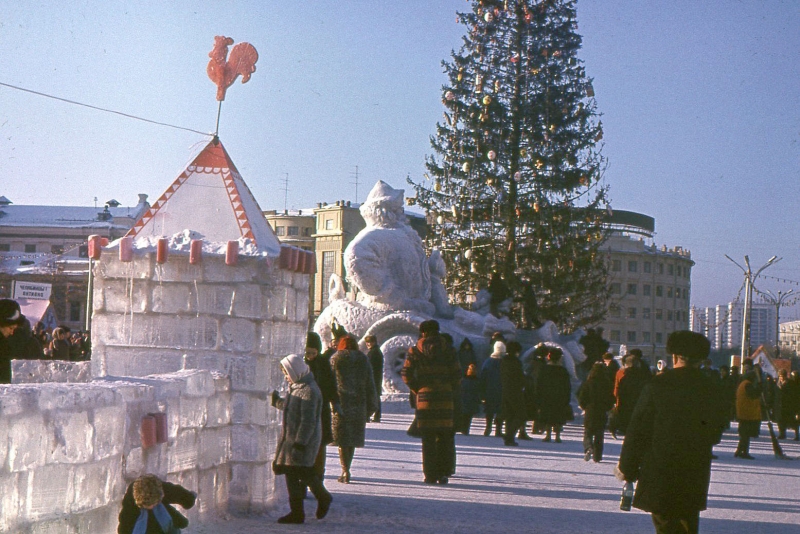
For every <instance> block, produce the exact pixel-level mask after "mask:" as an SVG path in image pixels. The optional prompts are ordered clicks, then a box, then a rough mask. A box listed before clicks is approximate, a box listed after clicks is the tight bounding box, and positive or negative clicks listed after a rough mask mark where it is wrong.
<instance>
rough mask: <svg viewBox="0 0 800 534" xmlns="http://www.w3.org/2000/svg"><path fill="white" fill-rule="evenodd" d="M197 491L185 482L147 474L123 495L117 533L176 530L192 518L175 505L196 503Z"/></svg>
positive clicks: (159, 533) (157, 533) (150, 533)
mask: <svg viewBox="0 0 800 534" xmlns="http://www.w3.org/2000/svg"><path fill="white" fill-rule="evenodd" d="M196 498H197V494H196V493H194V492H193V491H189V490H187V489H186V488H184V487H183V486H180V485H178V484H172V483H170V482H164V481H161V480H160V479H159V478H158V477H157V476H155V475H143V476H140V477H139V478H137V479H136V480H134V481H133V482H131V483H130V484H129V485H128V489H127V491H126V492H125V497H123V498H122V510H120V512H119V518H118V519H119V523H118V526H117V534H133V533H136V534H175V533H177V532H180V530H181V529H184V528H186V527H188V526H189V520H188V519H186V517H185V516H184V515H183V514H181V513H180V512H179V511H178V510H176V509H175V507H173V506H172V505H173V504H178V505H180V506H181V507H183V508H184V509H189V508H192V507H193V506H194V503H195V499H196Z"/></svg>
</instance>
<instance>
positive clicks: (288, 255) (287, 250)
mask: <svg viewBox="0 0 800 534" xmlns="http://www.w3.org/2000/svg"><path fill="white" fill-rule="evenodd" d="M291 259H292V249H291V247H288V246H286V245H283V246H282V247H281V255H280V258H278V267H279V268H280V269H288V268H289V264H290V263H291Z"/></svg>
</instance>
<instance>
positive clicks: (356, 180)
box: [350, 165, 358, 204]
mask: <svg viewBox="0 0 800 534" xmlns="http://www.w3.org/2000/svg"><path fill="white" fill-rule="evenodd" d="M350 176H354V177H355V181H353V182H350V183H351V184H355V186H356V204H358V165H356V172H351V173H350Z"/></svg>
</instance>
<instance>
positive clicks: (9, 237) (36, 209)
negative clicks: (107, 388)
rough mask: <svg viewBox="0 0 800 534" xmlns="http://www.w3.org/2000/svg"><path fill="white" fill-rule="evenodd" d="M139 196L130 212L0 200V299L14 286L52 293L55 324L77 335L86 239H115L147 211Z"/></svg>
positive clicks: (115, 206) (113, 204)
mask: <svg viewBox="0 0 800 534" xmlns="http://www.w3.org/2000/svg"><path fill="white" fill-rule="evenodd" d="M149 207H150V205H149V204H148V203H147V195H145V194H140V195H139V202H138V204H136V205H135V206H132V207H123V206H120V204H119V202H117V201H115V200H110V201H108V202H106V205H105V207H104V208H97V207H84V206H31V205H15V204H13V203H12V202H11V201H10V200H8V199H7V198H5V197H0V297H10V296H11V287H12V284H13V283H14V282H32V283H37V284H47V285H50V286H51V287H52V290H51V295H50V301H51V303H52V305H53V308H54V310H55V313H56V317H57V319H58V321H59V323H61V324H64V325H67V326H69V327H70V328H75V329H82V328H83V327H84V324H85V320H86V296H87V288H88V280H89V276H88V275H89V258H88V247H87V238H88V237H89V236H90V235H100V236H102V237H105V238H107V239H108V240H109V241H112V240H114V239H118V238H120V237H122V236H123V235H125V233H126V232H127V231H128V230H129V229H130V228H131V227H132V226H133V225H134V223H135V222H136V221H137V220H138V219H139V217H140V216H141V215H142V214H143V213H144V212H145V211H146V210H147V209H149Z"/></svg>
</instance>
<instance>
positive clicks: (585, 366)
mask: <svg viewBox="0 0 800 534" xmlns="http://www.w3.org/2000/svg"><path fill="white" fill-rule="evenodd" d="M578 343H580V344H581V346H583V353H584V354H585V355H586V359H585V360H584V361H583V362H581V363H580V364H579V365H578V368H579V369H580V370H581V371H582V372H583V373H584V374H585V375H588V374H589V371H591V369H592V366H593V365H594V364H595V363H598V362H600V363H602V360H603V354H605V353H606V352H607V351H608V347H610V346H611V344H610V343H609V342H608V341H606V340H605V339H603V329H602V328H597V329H594V328H590V329H589V330H588V331H587V332H586V335H584V336H581V338H580V340H578Z"/></svg>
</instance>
